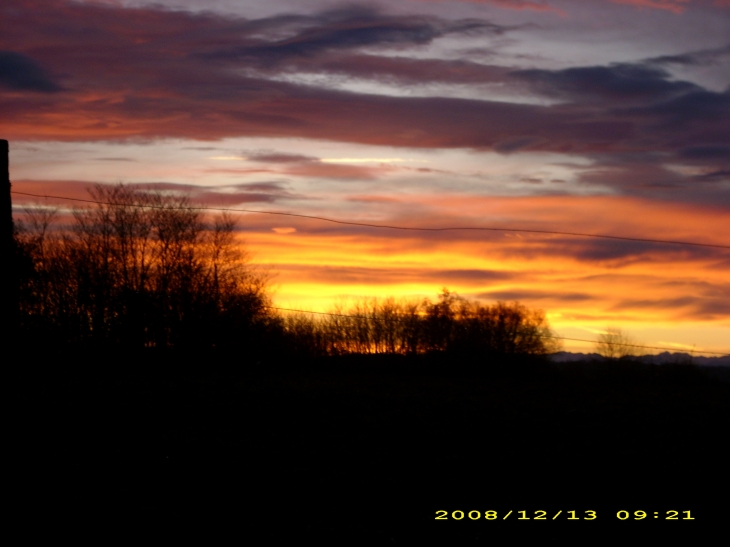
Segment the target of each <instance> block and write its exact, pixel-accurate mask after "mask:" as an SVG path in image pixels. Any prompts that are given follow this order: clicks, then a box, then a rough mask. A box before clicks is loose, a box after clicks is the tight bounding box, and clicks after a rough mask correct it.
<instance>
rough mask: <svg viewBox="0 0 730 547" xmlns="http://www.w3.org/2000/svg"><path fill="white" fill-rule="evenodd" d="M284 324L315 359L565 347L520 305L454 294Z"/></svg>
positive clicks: (389, 301) (364, 305) (362, 303)
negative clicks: (346, 355)
mask: <svg viewBox="0 0 730 547" xmlns="http://www.w3.org/2000/svg"><path fill="white" fill-rule="evenodd" d="M283 324H284V328H285V331H286V332H287V333H288V334H289V340H290V341H291V342H292V343H294V344H297V346H296V350H297V351H298V352H302V353H309V354H313V355H315V356H332V355H343V354H348V353H358V354H400V355H415V354H423V353H431V352H447V353H450V354H456V355H461V356H497V355H505V356H506V355H516V354H523V355H545V354H547V353H552V352H553V351H557V349H558V347H559V344H558V343H557V342H558V341H557V340H555V339H554V338H552V336H553V334H552V332H551V330H550V327H549V326H548V323H547V320H546V319H545V315H544V313H543V312H542V311H540V310H530V309H528V308H527V307H525V306H523V305H522V304H520V303H518V302H513V303H504V302H497V303H496V304H493V305H491V306H490V305H482V304H480V303H479V302H473V301H468V300H466V299H464V298H462V297H460V296H458V295H457V294H454V293H452V292H450V291H449V290H448V289H443V290H442V292H441V294H440V295H439V297H438V300H437V301H436V302H432V301H431V300H429V299H424V300H422V301H414V300H405V299H401V300H396V299H395V298H380V299H379V298H370V299H368V298H364V299H361V300H359V301H356V302H355V303H353V304H352V305H350V306H349V307H343V306H337V307H335V308H334V309H333V311H332V313H329V314H322V315H317V316H309V315H304V314H297V315H291V316H288V317H285V318H284V321H283Z"/></svg>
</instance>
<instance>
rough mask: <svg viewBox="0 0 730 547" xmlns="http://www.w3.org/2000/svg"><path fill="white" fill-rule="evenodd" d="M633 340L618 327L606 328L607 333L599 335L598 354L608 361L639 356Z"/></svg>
mask: <svg viewBox="0 0 730 547" xmlns="http://www.w3.org/2000/svg"><path fill="white" fill-rule="evenodd" d="M635 345H637V343H636V341H634V339H633V338H631V337H630V336H628V335H627V334H625V333H624V332H623V331H622V330H621V329H620V328H618V327H606V332H604V333H601V334H599V335H598V342H596V352H597V353H598V354H599V355H601V356H602V357H606V358H607V359H621V358H625V357H633V356H636V355H638V354H639V352H638V351H637V350H638V348H636V347H633V346H635Z"/></svg>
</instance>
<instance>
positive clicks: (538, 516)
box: [435, 510, 695, 520]
mask: <svg viewBox="0 0 730 547" xmlns="http://www.w3.org/2000/svg"><path fill="white" fill-rule="evenodd" d="M612 516H614V517H615V518H617V519H619V520H643V519H645V518H652V517H653V518H654V519H661V520H695V519H694V517H692V515H691V512H690V511H661V512H659V511H654V512H651V511H649V512H647V511H633V512H631V511H624V510H622V511H618V512H617V513H615V514H614V515H612ZM510 517H511V518H512V519H516V520H558V519H559V518H560V517H562V518H561V520H595V519H597V518H598V514H597V513H596V511H590V510H588V511H562V510H560V511H557V512H556V513H552V512H550V513H548V511H507V512H506V513H501V514H500V513H499V512H498V511H483V512H482V511H476V510H474V511H459V510H457V511H452V512H451V513H449V512H448V511H443V510H441V511H436V519H435V520H507V519H508V518H510Z"/></svg>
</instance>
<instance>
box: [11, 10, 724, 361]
mask: <svg viewBox="0 0 730 547" xmlns="http://www.w3.org/2000/svg"><path fill="white" fill-rule="evenodd" d="M0 138H3V139H8V140H9V141H10V175H11V181H12V183H13V189H14V190H16V191H19V192H30V193H38V194H43V195H49V194H50V195H57V196H68V197H77V198H84V197H88V193H87V189H88V188H89V187H90V186H91V185H93V184H96V183H117V182H123V183H126V184H130V185H139V187H140V188H148V189H156V190H159V191H163V192H168V193H173V194H179V195H186V196H189V197H190V199H191V200H192V201H193V202H194V203H198V204H202V205H206V206H209V207H228V208H242V209H248V210H265V211H281V212H290V213H297V214H303V215H314V216H322V217H328V218H333V219H339V220H346V221H354V222H362V223H376V224H388V225H398V226H406V227H428V228H442V227H454V226H457V227H479V226H482V227H501V228H511V229H518V230H519V229H524V230H546V231H561V232H580V233H589V234H605V235H612V236H619V237H629V238H631V237H633V238H649V239H667V240H682V241H691V242H698V243H704V244H710V245H726V246H727V245H730V235H729V234H730V230H729V229H728V228H729V227H730V0H534V1H531V0H390V1H389V2H360V3H358V2H343V1H339V0H328V1H320V0H299V1H296V2H292V1H288V2H284V1H281V0H266V1H263V0H248V1H246V2H241V1H234V0H205V1H203V0H158V1H156V2H154V3H153V2H147V1H144V0H108V1H100V0H98V1H71V0H10V1H7V2H3V3H2V5H0ZM31 199H35V198H28V197H26V196H21V195H14V196H13V202H14V207H15V212H16V214H17V215H22V211H23V208H24V207H27V206H28V204H29V202H30V200H31ZM36 201H38V200H36ZM41 203H43V204H46V205H56V204H58V205H59V206H61V205H62V204H63V205H62V206H63V207H68V206H69V202H62V201H59V200H53V199H45V200H41ZM237 218H238V221H239V227H238V230H239V232H238V234H239V237H240V241H241V242H242V244H245V246H246V249H247V250H248V252H249V253H250V255H251V260H252V262H253V263H254V264H256V265H258V266H259V267H262V268H266V269H268V270H269V271H270V272H271V274H272V288H273V289H274V301H275V303H276V305H278V306H281V307H291V308H298V309H307V310H315V311H326V310H328V309H331V308H332V306H333V305H334V304H335V303H338V302H339V303H345V302H347V301H351V300H352V299H355V298H358V297H363V296H366V297H371V296H395V297H404V298H413V299H416V298H418V299H420V298H424V297H431V298H435V297H436V295H437V293H439V292H440V290H441V288H442V287H448V288H449V289H450V290H452V291H455V292H457V293H458V294H460V295H462V296H464V297H467V298H470V299H477V300H479V301H481V302H482V303H485V304H486V303H492V302H494V301H498V300H501V301H515V300H517V301H519V302H522V303H523V304H525V305H527V306H529V307H532V308H540V309H542V310H544V311H545V312H546V315H547V317H548V320H549V322H550V324H551V326H552V327H553V329H554V330H555V331H556V333H557V334H558V335H560V336H565V337H569V338H570V337H572V338H582V339H586V340H594V339H595V338H596V337H597V336H598V334H600V333H601V332H604V331H605V329H606V327H608V326H616V327H619V328H621V329H622V330H623V331H624V332H625V333H627V334H629V335H630V336H631V337H633V338H634V340H635V341H636V342H637V343H643V344H647V345H657V346H662V347H670V348H676V350H677V351H687V350H692V349H694V350H705V351H715V352H725V353H730V250H728V249H722V248H713V247H698V246H682V245H671V244H660V243H650V242H641V241H624V240H608V239H597V238H584V237H576V236H566V235H540V234H528V233H520V232H501V231H473V230H472V231H469V230H455V231H438V232H434V231H432V232H418V231H403V230H392V229H378V228H370V227H363V226H351V225H341V224H333V223H327V222H322V221H317V220H313V219H304V218H296V217H284V216H274V215H260V214H241V215H239V216H238V217H237ZM564 345H565V349H566V350H568V351H584V352H585V351H592V349H593V346H592V344H591V343H582V342H570V341H566V342H565V344H564Z"/></svg>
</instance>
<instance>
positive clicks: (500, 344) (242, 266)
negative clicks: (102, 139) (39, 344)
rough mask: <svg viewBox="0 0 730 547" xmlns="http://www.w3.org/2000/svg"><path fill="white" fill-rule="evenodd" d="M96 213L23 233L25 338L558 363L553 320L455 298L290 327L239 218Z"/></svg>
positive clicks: (48, 220)
mask: <svg viewBox="0 0 730 547" xmlns="http://www.w3.org/2000/svg"><path fill="white" fill-rule="evenodd" d="M90 193H91V197H92V198H93V200H94V201H95V202H96V203H95V204H94V205H93V206H91V207H88V208H84V209H78V210H75V211H73V216H72V221H71V223H70V225H68V224H67V225H66V226H65V227H63V228H61V229H58V228H55V227H54V226H53V224H54V220H55V217H56V212H55V211H53V210H50V209H48V208H45V207H40V206H38V207H33V208H29V209H27V210H26V213H27V214H26V218H25V221H24V222H22V223H18V224H17V229H16V240H17V243H18V248H19V250H20V253H19V254H20V260H19V261H20V277H21V279H20V310H19V311H20V317H19V327H20V328H19V330H20V333H21V334H24V335H25V336H27V337H30V338H33V339H36V340H43V343H44V344H52V345H56V346H58V347H65V348H70V347H74V348H100V347H105V348H110V347H111V348H121V349H126V350H138V349H141V348H158V349H176V350H211V349H224V350H234V349H245V350H246V351H248V352H254V353H260V354H266V355H268V356H271V355H272V354H278V355H282V354H283V355H288V356H293V355H296V356H304V357H311V358H318V357H325V356H334V355H343V354H350V353H357V354H382V353H385V354H401V355H414V354H423V353H431V352H448V353H454V354H460V355H472V356H474V355H478V356H485V355H515V354H523V355H544V354H547V353H550V352H552V351H555V350H556V349H557V344H556V342H557V341H556V340H554V339H553V338H551V336H552V333H551V331H550V328H549V326H548V323H547V321H546V319H545V316H544V314H543V313H542V312H541V311H537V310H530V309H528V308H526V307H525V306H523V305H521V304H519V303H517V302H514V303H502V302H499V303H496V304H493V305H482V304H480V303H478V302H470V301H467V300H466V299H464V298H461V297H460V296H458V295H457V294H455V293H452V292H450V291H448V290H447V289H443V291H442V293H441V294H440V295H439V297H438V299H437V300H436V301H435V302H432V301H431V300H429V299H424V300H421V301H413V300H410V301H409V300H396V299H394V298H381V299H378V298H371V299H361V300H359V301H357V302H355V303H354V304H352V305H351V306H349V307H343V306H342V305H340V306H338V307H336V308H335V309H334V310H333V313H332V314H325V315H316V314H301V313H300V314H296V315H291V314H286V313H285V314H279V312H278V311H277V310H275V309H274V308H273V307H272V306H271V295H270V290H269V284H268V281H269V278H268V276H267V275H266V273H265V272H263V271H261V270H256V269H255V268H253V267H251V266H250V265H249V263H248V260H247V258H248V257H247V255H246V253H245V251H244V250H242V248H241V246H240V244H239V242H237V241H236V238H235V230H236V225H235V222H234V220H233V219H232V217H230V216H228V215H226V214H222V215H211V216H210V217H208V216H206V215H204V214H203V213H202V212H201V211H200V210H199V209H196V208H193V207H192V206H191V204H190V203H189V201H188V199H187V198H185V197H178V196H171V195H166V194H162V193H159V192H147V191H141V190H138V189H133V188H130V187H129V186H125V185H123V184H118V185H115V186H102V185H98V186H96V187H94V188H93V189H91V190H90Z"/></svg>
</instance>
